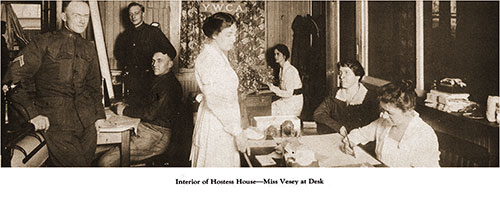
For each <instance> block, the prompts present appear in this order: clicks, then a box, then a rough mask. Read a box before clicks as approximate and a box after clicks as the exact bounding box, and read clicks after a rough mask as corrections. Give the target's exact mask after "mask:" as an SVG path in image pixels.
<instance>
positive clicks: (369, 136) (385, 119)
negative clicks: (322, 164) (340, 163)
mask: <svg viewBox="0 0 500 197" xmlns="http://www.w3.org/2000/svg"><path fill="white" fill-rule="evenodd" d="M378 100H379V105H380V109H381V110H382V112H381V113H380V118H378V119H377V120H375V121H373V122H372V123H370V124H369V125H367V126H365V127H362V128H359V129H354V130H352V131H351V133H350V134H349V135H348V137H345V138H344V139H343V140H342V142H343V144H344V146H343V150H344V151H345V152H346V153H348V154H353V149H352V148H351V147H353V146H356V145H357V144H359V143H361V144H366V143H367V142H369V141H376V147H375V153H376V155H377V159H379V160H380V161H382V162H383V163H384V164H385V165H387V166H390V167H439V154H440V152H439V145H438V140H437V137H436V133H435V132H434V130H433V129H432V127H430V126H429V125H428V124H427V123H425V122H424V121H423V120H422V119H421V118H420V117H419V114H418V113H417V112H416V111H415V110H414V109H415V104H416V95H415V91H414V88H413V86H412V84H411V82H410V81H401V82H395V83H389V84H387V85H385V86H383V87H382V88H381V90H380V92H379V96H378Z"/></svg>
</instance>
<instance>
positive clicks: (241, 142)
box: [235, 132, 248, 153]
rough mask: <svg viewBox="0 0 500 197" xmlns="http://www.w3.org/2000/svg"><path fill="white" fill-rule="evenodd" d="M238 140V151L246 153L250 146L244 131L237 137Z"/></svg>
mask: <svg viewBox="0 0 500 197" xmlns="http://www.w3.org/2000/svg"><path fill="white" fill-rule="evenodd" d="M235 141H236V147H237V148H238V151H240V152H242V153H245V151H246V149H247V147H248V138H247V136H246V135H245V134H244V132H241V133H240V134H239V135H237V136H236V137H235Z"/></svg>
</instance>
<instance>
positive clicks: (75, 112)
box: [6, 27, 105, 166]
mask: <svg viewBox="0 0 500 197" xmlns="http://www.w3.org/2000/svg"><path fill="white" fill-rule="evenodd" d="M10 69H11V70H10V71H9V73H7V74H8V76H7V79H6V80H12V81H13V82H14V83H15V82H21V83H20V85H21V86H20V87H19V88H18V90H17V91H16V92H15V93H14V94H13V95H12V99H13V100H14V101H16V102H18V103H20V104H22V105H23V106H24V107H25V108H26V111H27V112H28V116H29V117H28V119H32V118H34V117H36V116H38V115H44V116H47V117H48V119H49V122H50V127H49V129H48V130H47V132H46V133H45V138H46V140H47V145H48V148H49V158H50V161H51V163H52V164H53V165H55V166H89V165H90V164H91V162H92V160H93V159H94V154H95V149H96V140H97V132H96V130H95V121H96V120H97V119H103V118H105V114H104V106H103V104H102V91H101V74H100V69H99V64H98V59H97V54H96V49H95V47H94V45H93V44H92V43H91V42H90V41H88V40H85V39H83V38H82V37H81V36H80V34H77V33H74V32H71V31H69V30H68V29H66V28H65V27H64V28H63V29H62V30H60V31H56V32H50V33H45V34H43V35H41V36H40V37H39V38H38V39H35V40H33V41H32V42H31V43H30V44H28V45H27V46H26V48H24V49H23V50H22V51H21V53H20V55H19V56H18V57H17V58H16V59H15V60H14V61H13V64H12V65H11V68H10Z"/></svg>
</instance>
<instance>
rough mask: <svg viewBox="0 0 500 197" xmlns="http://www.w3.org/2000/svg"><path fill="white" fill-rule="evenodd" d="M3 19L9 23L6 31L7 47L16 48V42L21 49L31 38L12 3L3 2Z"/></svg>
mask: <svg viewBox="0 0 500 197" xmlns="http://www.w3.org/2000/svg"><path fill="white" fill-rule="evenodd" d="M2 21H5V22H6V23H7V30H6V32H5V39H6V41H7V48H9V50H14V43H16V42H17V45H19V49H22V48H24V46H26V45H27V44H28V43H29V40H28V38H27V37H26V35H25V33H24V30H23V27H22V26H21V24H20V23H19V20H18V19H17V15H16V13H15V12H14V10H13V9H12V6H11V5H10V3H2Z"/></svg>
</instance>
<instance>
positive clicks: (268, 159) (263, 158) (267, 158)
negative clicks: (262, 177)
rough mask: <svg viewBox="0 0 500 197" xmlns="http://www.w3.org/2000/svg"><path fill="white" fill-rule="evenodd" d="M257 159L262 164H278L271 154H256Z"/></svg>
mask: <svg viewBox="0 0 500 197" xmlns="http://www.w3.org/2000/svg"><path fill="white" fill-rule="evenodd" d="M255 159H257V161H258V162H259V163H260V165H262V166H263V167H264V166H272V165H276V162H275V161H274V159H273V157H272V156H271V155H256V156H255Z"/></svg>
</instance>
